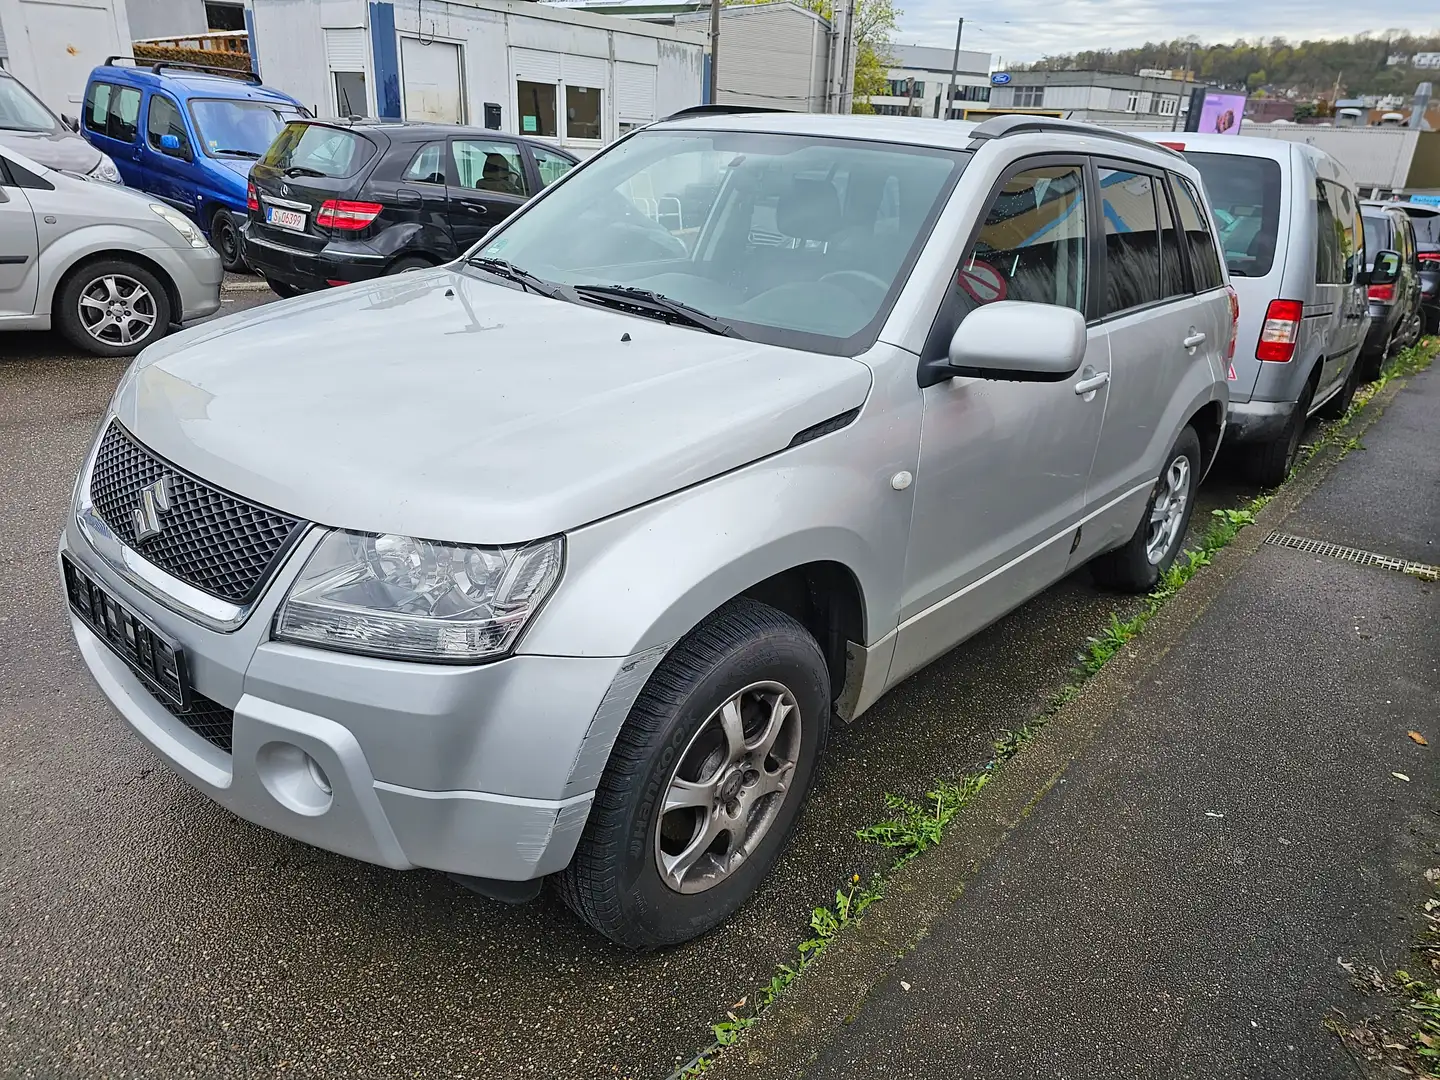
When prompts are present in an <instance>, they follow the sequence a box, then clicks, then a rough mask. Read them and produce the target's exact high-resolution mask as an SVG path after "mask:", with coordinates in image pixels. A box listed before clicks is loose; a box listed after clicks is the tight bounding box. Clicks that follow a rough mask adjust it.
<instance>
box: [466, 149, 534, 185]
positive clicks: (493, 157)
mask: <svg viewBox="0 0 1440 1080" xmlns="http://www.w3.org/2000/svg"><path fill="white" fill-rule="evenodd" d="M452 145H453V146H454V148H455V183H456V184H458V185H459V186H460V187H463V188H470V189H471V190H474V191H498V192H499V193H500V194H502V195H520V196H525V195H529V194H530V185H529V184H528V183H526V181H525V165H524V163H523V162H522V161H521V159H520V147H518V146H516V145H515V144H514V143H511V142H502V141H499V140H495V141H491V140H488V139H456V140H455V142H454V143H453V144H452Z"/></svg>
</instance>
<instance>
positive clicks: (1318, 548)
mask: <svg viewBox="0 0 1440 1080" xmlns="http://www.w3.org/2000/svg"><path fill="white" fill-rule="evenodd" d="M1265 542H1266V543H1267V544H1274V545H1275V546H1276V547H1285V548H1293V549H1294V550H1296V551H1303V552H1305V553H1306V554H1308V555H1324V556H1326V557H1328V558H1331V559H1340V560H1342V561H1344V562H1352V563H1357V564H1359V565H1360V566H1378V567H1379V568H1380V569H1382V570H1398V571H1400V573H1402V574H1412V575H1414V576H1415V577H1418V578H1424V579H1425V580H1426V581H1440V566H1431V565H1430V564H1429V563H1421V562H1411V561H1410V560H1409V559H1397V558H1395V557H1393V556H1391V555H1380V554H1377V553H1376V552H1374V551H1365V550H1364V549H1362V548H1353V547H1344V546H1343V545H1341V544H1332V543H1330V542H1329V541H1328V540H1311V539H1310V538H1309V537H1306V536H1291V535H1290V534H1289V533H1282V532H1272V533H1271V534H1270V535H1269V536H1267V537H1266V538H1265Z"/></svg>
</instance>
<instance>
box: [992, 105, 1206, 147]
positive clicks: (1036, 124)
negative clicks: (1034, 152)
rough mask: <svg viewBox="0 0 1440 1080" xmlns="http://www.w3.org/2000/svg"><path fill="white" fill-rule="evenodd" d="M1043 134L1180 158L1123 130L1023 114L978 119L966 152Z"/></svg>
mask: <svg viewBox="0 0 1440 1080" xmlns="http://www.w3.org/2000/svg"><path fill="white" fill-rule="evenodd" d="M1047 131H1049V132H1054V133H1055V134H1057V135H1059V134H1065V135H1091V136H1099V137H1101V138H1105V139H1114V140H1115V141H1117V142H1125V143H1130V144H1132V145H1134V146H1144V147H1147V148H1148V149H1151V150H1159V151H1160V152H1161V153H1166V154H1175V155H1176V156H1183V155H1180V154H1179V152H1178V151H1175V150H1172V149H1170V147H1168V146H1161V145H1160V144H1159V143H1155V142H1151V141H1150V140H1149V139H1142V138H1140V136H1138V135H1131V134H1130V133H1129V132H1127V131H1116V130H1115V129H1114V128H1105V127H1100V126H1099V125H1098V124H1082V123H1079V122H1078V121H1075V120H1059V119H1056V118H1055V117H1051V116H1027V115H1026V114H1025V113H1011V114H1009V115H1007V116H992V117H990V119H988V120H982V121H981V122H980V123H979V124H977V125H976V126H975V130H974V131H972V132H970V147H969V149H971V150H974V149H976V148H977V145H978V144H980V143H984V142H989V141H990V140H991V139H1004V138H1008V137H1009V136H1011V135H1030V134H1034V133H1036V132H1047Z"/></svg>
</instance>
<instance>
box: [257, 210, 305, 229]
mask: <svg viewBox="0 0 1440 1080" xmlns="http://www.w3.org/2000/svg"><path fill="white" fill-rule="evenodd" d="M265 223H266V224H267V225H274V226H275V227H276V228H277V229H289V230H290V231H291V232H304V231H305V215H304V214H303V213H301V212H300V211H299V210H285V209H282V208H281V207H278V206H266V207H265Z"/></svg>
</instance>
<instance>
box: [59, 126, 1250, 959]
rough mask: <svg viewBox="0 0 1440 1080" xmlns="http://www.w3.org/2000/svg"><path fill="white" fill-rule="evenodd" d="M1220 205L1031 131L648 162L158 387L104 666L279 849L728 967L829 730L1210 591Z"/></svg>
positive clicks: (835, 137)
mask: <svg viewBox="0 0 1440 1080" xmlns="http://www.w3.org/2000/svg"><path fill="white" fill-rule="evenodd" d="M1200 192H1201V185H1200V181H1199V177H1198V174H1197V173H1196V172H1195V170H1194V168H1193V167H1192V166H1190V165H1189V164H1187V163H1186V162H1185V160H1184V159H1183V158H1182V157H1180V156H1178V155H1176V154H1174V153H1172V152H1170V151H1168V150H1165V149H1162V148H1159V147H1155V146H1152V145H1149V144H1146V143H1144V142H1141V141H1140V140H1137V139H1133V138H1130V137H1126V136H1124V135H1121V134H1118V133H1115V132H1106V131H1102V130H1098V129H1092V128H1089V127H1085V126H1081V125H1073V124H1064V123H1058V122H1052V121H1037V120H1035V119H1032V118H1027V117H1005V118H1001V119H995V120H989V121H987V122H985V123H984V124H981V125H979V126H976V125H973V124H967V123H945V122H939V121H936V122H929V121H924V120H914V119H905V120H893V121H892V120H884V119H873V118H860V117H834V116H796V115H793V114H786V113H777V114H766V113H759V112H756V113H742V114H739V115H725V114H718V113H701V114H699V115H691V116H683V117H681V118H678V119H672V120H670V121H668V122H663V123H660V124H656V125H652V126H651V127H649V128H646V129H644V130H642V131H640V132H637V133H635V134H633V135H631V136H630V137H627V138H625V139H623V140H621V141H620V142H618V143H616V144H615V145H613V146H611V147H610V148H609V149H607V150H606V151H604V152H603V153H601V154H599V155H598V156H596V157H595V158H592V159H591V160H590V161H589V162H587V163H586V164H584V165H583V166H582V167H580V168H579V169H577V170H576V171H574V172H573V173H571V174H570V175H569V176H568V177H567V178H566V179H565V180H563V181H562V182H560V183H558V184H556V185H555V186H554V187H552V188H550V189H548V190H547V191H546V192H545V193H544V194H543V195H541V196H540V197H539V198H538V199H536V200H535V201H534V202H532V203H530V204H529V205H528V206H527V207H526V208H525V209H523V210H522V211H520V212H519V213H518V214H517V215H516V216H515V217H514V218H512V219H511V220H509V221H507V222H506V223H505V224H504V225H502V226H501V227H500V228H499V229H498V230H497V231H495V232H493V233H491V234H490V235H489V236H488V237H486V238H485V239H484V240H482V241H481V243H480V245H479V246H478V247H477V248H476V249H475V250H473V251H472V252H471V254H470V255H469V257H468V258H467V259H463V260H461V261H459V262H457V263H454V264H452V265H449V266H445V267H440V268H436V269H434V270H428V271H420V272H417V273H413V274H408V275H404V276H403V277H399V278H388V279H382V280H379V281H376V282H372V283H365V284H362V285H356V286H351V287H348V288H344V289H340V290H337V291H335V292H331V293H327V294H319V295H312V296H307V297H302V298H299V299H296V300H290V301H285V302H283V303H279V304H275V305H272V306H270V307H267V308H265V309H262V310H260V311H257V312H252V313H246V314H242V315H239V316H234V317H231V318H228V319H224V320H221V321H219V322H215V323H212V324H210V325H208V326H205V327H202V328H197V329H195V330H191V331H187V332H185V333H182V334H180V335H178V336H177V337H175V338H172V339H170V340H168V341H166V342H162V343H161V344H159V345H157V346H154V347H152V348H151V349H149V350H147V351H146V353H145V354H144V355H143V356H142V357H141V358H140V359H139V360H138V361H137V363H136V364H135V365H134V366H133V368H132V369H131V371H130V372H129V373H128V374H127V376H126V377H125V378H124V380H123V381H122V382H121V384H120V386H119V387H118V389H117V391H116V393H115V398H114V401H113V403H112V405H111V408H110V409H109V412H108V413H107V415H106V416H105V417H104V419H103V422H102V423H101V426H100V430H99V432H98V434H97V437H96V440H95V444H94V448H93V449H92V451H91V452H90V454H89V455H88V457H87V459H86V461H85V464H84V467H83V472H82V474H81V476H80V479H79V482H78V483H77V485H76V503H75V512H74V514H73V515H72V518H71V521H70V522H69V524H68V526H67V528H66V530H65V534H64V536H63V538H62V540H61V545H60V565H61V569H62V572H63V576H64V583H65V590H66V593H67V596H68V601H69V605H70V610H71V614H72V623H73V627H74V632H75V637H76V640H77V641H78V643H79V646H80V651H81V653H82V655H83V656H84V659H85V662H86V664H87V665H88V666H89V668H90V670H91V672H92V673H93V675H94V677H95V679H96V681H97V682H98V683H99V685H100V687H101V689H102V690H103V691H104V693H105V694H106V695H107V696H108V697H109V698H110V700H111V701H112V702H113V703H114V705H115V707H116V708H117V709H118V710H119V712H120V713H121V715H122V716H123V717H124V718H125V720H126V721H127V722H128V723H129V724H130V726H131V727H132V728H133V729H134V730H135V731H136V732H137V733H138V734H139V736H140V737H141V738H142V739H143V740H145V741H146V742H147V743H148V744H150V746H152V747H153V748H154V749H155V750H156V751H157V752H158V753H159V754H160V755H161V756H162V757H163V758H165V759H166V760H167V761H168V762H169V763H170V764H171V766H172V767H173V768H175V769H176V770H177V771H178V772H180V774H181V775H182V776H184V777H185V778H186V779H187V780H189V781H190V782H191V783H192V784H193V785H195V786H196V787H197V788H199V789H200V790H201V791H203V792H204V793H205V794H207V795H209V796H210V797H211V798H213V799H214V800H215V801H217V802H219V803H221V804H222V805H224V806H226V807H228V808H229V809H231V810H232V811H234V812H235V813H236V814H238V815H240V816H241V817H244V818H246V819H248V820H250V821H253V822H257V823H259V824H261V825H264V826H266V827H268V828H271V829H275V830H277V831H279V832H282V833H285V834H287V835H289V836H293V837H296V838H298V839H301V840H304V841H307V842H309V843H312V844H315V845H318V846H320V847H323V848H328V849H330V850H332V851H337V852H341V853H343V854H346V855H349V856H353V857H355V858H358V859H364V860H368V861H370V862H373V863H379V864H382V865H386V866H391V867H396V868H409V867H430V868H434V869H436V870H442V871H446V872H448V873H450V874H452V875H457V876H460V877H461V878H462V879H463V880H465V881H467V882H468V883H469V884H470V885H472V886H473V887H475V888H476V889H477V890H478V891H481V892H484V893H487V894H489V895H492V896H500V897H502V898H506V899H510V900H520V899H524V898H526V897H528V896H531V895H534V893H535V892H536V891H538V889H539V887H540V882H541V879H542V878H545V877H546V876H552V875H553V876H554V877H555V878H556V881H557V883H558V884H559V887H560V890H561V892H562V893H563V895H564V897H565V898H566V900H567V901H568V902H569V904H570V905H571V906H572V907H573V908H574V910H575V911H576V912H577V913H578V914H579V915H580V917H581V918H583V919H584V920H585V921H586V922H587V923H589V924H590V925H591V926H593V927H594V928H596V929H597V930H599V931H600V932H601V933H603V934H605V935H606V936H607V937H609V938H611V939H613V940H615V941H617V942H620V943H623V944H624V945H627V946H630V947H633V948H653V947H656V946H662V945H666V944H670V943H674V942H679V941H683V940H685V939H687V938H691V937H693V936H695V935H697V934H700V933H702V932H704V931H706V930H708V929H709V928H711V927H713V926H715V925H716V924H717V923H719V922H721V921H722V920H723V919H725V918H726V917H727V916H728V915H729V914H731V913H732V912H733V911H735V909H736V908H737V907H739V905H740V904H741V903H742V902H743V901H744V900H745V898H746V897H747V896H748V895H749V894H750V892H751V891H752V890H754V889H755V887H756V886H757V885H758V884H759V882H760V881H761V880H762V879H763V878H764V877H765V875H766V873H767V872H768V871H769V869H770V867H771V865H772V864H773V863H774V862H775V860H776V858H777V857H778V856H779V855H780V853H781V851H782V850H783V848H784V847H785V844H786V842H787V840H788V838H789V836H790V834H791V832H792V830H793V828H794V826H795V822H796V818H797V817H798V815H799V813H800V810H801V806H802V804H803V803H804V801H805V797H806V794H807V793H808V791H809V789H810V787H811V782H812V780H813V779H814V776H815V768H816V763H817V760H818V759H819V757H820V756H821V754H822V752H823V751H824V748H825V741H826V734H827V731H828V730H829V728H830V724H831V722H832V719H833V718H837V717H838V718H839V719H840V720H841V721H850V720H853V719H854V718H855V717H857V716H859V715H860V714H861V713H863V712H864V711H865V710H866V709H867V708H869V707H870V706H871V705H872V704H874V702H875V700H876V699H877V698H878V697H879V696H880V695H881V694H883V693H884V692H885V691H886V690H887V689H888V688H889V687H891V686H893V685H895V684H896V683H897V682H898V681H900V680H901V679H903V678H905V676H907V675H909V674H910V673H911V672H913V671H915V670H917V669H918V668H921V667H923V666H924V665H925V664H927V663H929V662H930V661H931V660H933V659H935V658H936V657H938V656H940V655H941V654H943V653H945V652H946V651H947V650H949V649H951V648H952V647H953V646H954V645H955V644H956V643H957V642H960V641H962V640H963V639H965V638H966V637H968V636H969V635H971V634H974V633H976V632H977V631H979V630H982V629H983V628H984V627H985V626H986V625H987V624H989V623H991V622H993V621H994V620H995V619H997V618H999V617H1000V616H1001V615H1003V614H1004V613H1005V612H1007V611H1009V610H1010V609H1012V608H1014V607H1015V606H1016V605H1018V604H1020V603H1021V602H1022V601H1024V600H1025V599H1026V598H1027V597H1030V596H1032V595H1034V594H1035V593H1036V592H1038V591H1039V590H1041V589H1044V588H1045V587H1046V586H1047V585H1049V584H1050V583H1052V582H1054V581H1055V580H1057V579H1058V578H1060V577H1062V576H1064V575H1065V574H1067V573H1069V572H1070V571H1072V570H1074V569H1075V568H1077V567H1079V566H1081V565H1083V564H1085V563H1090V564H1091V565H1092V566H1093V570H1094V573H1095V576H1096V577H1097V578H1098V579H1099V580H1100V581H1102V582H1104V583H1106V584H1109V585H1113V586H1117V587H1120V588H1123V589H1138V590H1143V589H1148V588H1150V587H1151V586H1152V585H1154V583H1155V581H1156V579H1157V577H1158V575H1159V574H1160V573H1161V572H1163V571H1164V569H1165V568H1166V567H1167V566H1169V564H1170V562H1171V560H1172V559H1174V557H1175V555H1176V552H1177V550H1178V549H1179V547H1180V545H1181V542H1182V536H1183V534H1184V532H1185V527H1186V523H1187V521H1188V519H1189V516H1190V513H1191V508H1192V506H1193V505H1194V497H1195V491H1196V485H1197V484H1198V482H1199V480H1200V478H1201V476H1202V474H1203V473H1204V472H1205V470H1206V468H1207V467H1208V465H1209V463H1210V461H1211V460H1212V458H1213V457H1214V454H1215V451H1216V448H1217V445H1218V444H1219V441H1220V438H1221V433H1222V431H1223V430H1224V426H1225V410H1226V401H1227V399H1226V380H1225V368H1226V363H1227V356H1228V353H1229V351H1230V349H1231V348H1232V346H1233V342H1234V321H1235V304H1234V300H1233V296H1232V294H1231V293H1230V291H1229V289H1228V286H1227V283H1226V277H1225V270H1224V266H1223V264H1222V262H1221V259H1220V257H1219V255H1218V253H1217V247H1216V243H1215V237H1214V235H1213V234H1212V231H1211V228H1210V225H1209V222H1210V220H1211V216H1210V211H1209V209H1208V207H1207V206H1206V204H1205V203H1204V201H1203V199H1202V196H1201V194H1200Z"/></svg>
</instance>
